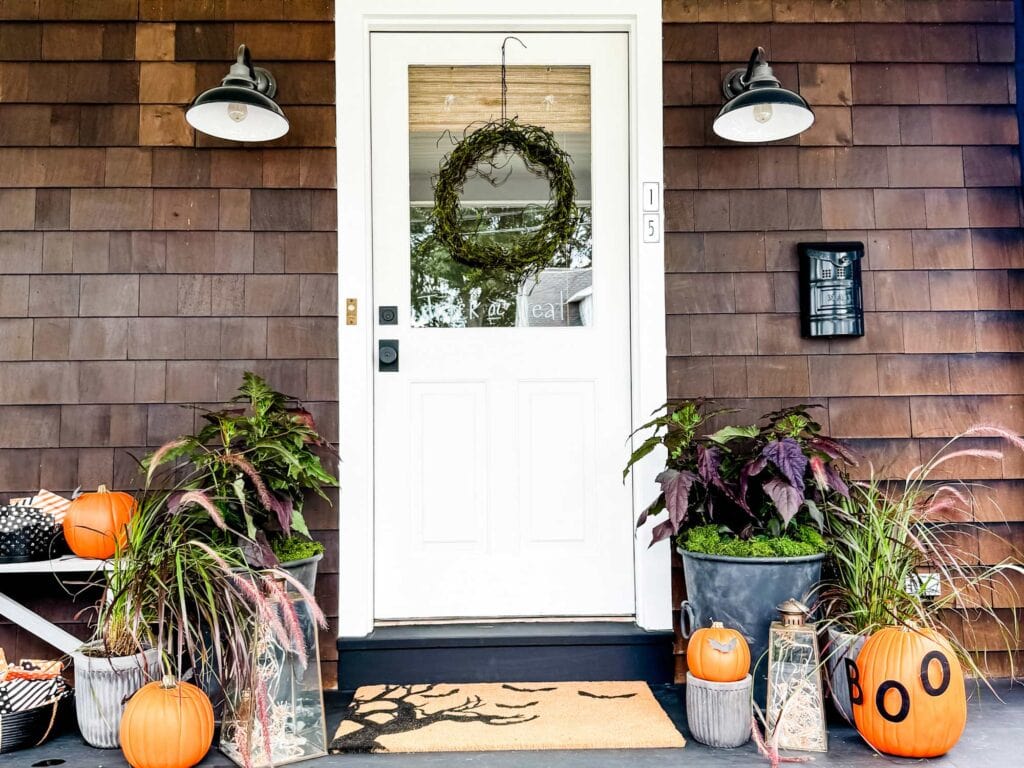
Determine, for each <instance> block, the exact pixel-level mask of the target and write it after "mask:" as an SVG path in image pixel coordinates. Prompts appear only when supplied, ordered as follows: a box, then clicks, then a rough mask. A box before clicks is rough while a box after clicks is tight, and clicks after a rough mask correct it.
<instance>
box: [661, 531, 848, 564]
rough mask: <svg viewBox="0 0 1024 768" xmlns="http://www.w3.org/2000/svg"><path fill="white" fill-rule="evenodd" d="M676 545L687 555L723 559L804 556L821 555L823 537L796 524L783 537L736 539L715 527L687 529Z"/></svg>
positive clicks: (825, 544) (824, 546)
mask: <svg viewBox="0 0 1024 768" xmlns="http://www.w3.org/2000/svg"><path fill="white" fill-rule="evenodd" d="M679 545H680V546H681V547H682V548H683V549H685V550H686V551H687V552H696V553H698V554H704V555H725V556H727V557H804V556H806V555H817V554H820V553H822V552H824V551H825V550H826V549H827V548H828V545H827V543H826V542H825V539H824V537H823V536H822V535H821V534H820V533H819V532H818V531H817V530H816V529H815V528H812V527H811V526H808V525H799V526H797V527H796V528H795V529H794V530H793V532H792V533H791V534H786V535H784V536H753V537H751V538H749V539H738V538H736V537H735V536H732V535H730V534H728V533H726V534H725V535H722V532H721V531H720V530H719V528H718V526H715V525H702V526H700V527H699V528H690V529H689V530H687V531H685V532H684V533H683V534H682V535H681V536H680V537H679Z"/></svg>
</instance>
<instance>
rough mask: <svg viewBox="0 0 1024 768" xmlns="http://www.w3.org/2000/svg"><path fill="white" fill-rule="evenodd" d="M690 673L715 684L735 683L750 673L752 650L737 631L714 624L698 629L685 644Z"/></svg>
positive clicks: (717, 622)
mask: <svg viewBox="0 0 1024 768" xmlns="http://www.w3.org/2000/svg"><path fill="white" fill-rule="evenodd" d="M686 663H687V665H688V666H689V668H690V673H691V674H692V675H693V676H694V677H698V678H700V679H701V680H710V681H711V682H714V683H734V682H736V681H738V680H742V679H743V678H744V677H746V676H747V673H748V672H750V647H749V646H748V645H747V641H746V640H745V639H744V638H743V635H741V634H740V633H739V632H737V631H736V630H735V629H729V628H727V627H726V626H725V625H724V624H722V622H720V621H715V622H712V623H711V626H710V627H708V628H706V629H698V630H697V631H696V632H694V633H693V634H692V635H691V636H690V642H689V643H687V645H686Z"/></svg>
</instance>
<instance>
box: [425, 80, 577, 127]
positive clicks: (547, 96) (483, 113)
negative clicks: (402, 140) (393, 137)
mask: <svg viewBox="0 0 1024 768" xmlns="http://www.w3.org/2000/svg"><path fill="white" fill-rule="evenodd" d="M507 82H508V110H507V112H508V116H509V117H514V116H516V115H518V116H519V120H520V121H521V122H524V123H531V124H533V125H540V126H543V127H545V128H547V129H548V130H550V131H571V132H589V131H590V67H543V66H514V67H509V68H508V70H507ZM499 117H501V67H498V66H461V67H452V66H412V67H409V130H410V131H412V132H424V133H437V132H440V131H444V130H450V131H452V132H453V133H461V132H462V131H464V130H465V129H466V126H468V125H470V124H472V123H480V122H486V121H487V120H491V119H497V118H499Z"/></svg>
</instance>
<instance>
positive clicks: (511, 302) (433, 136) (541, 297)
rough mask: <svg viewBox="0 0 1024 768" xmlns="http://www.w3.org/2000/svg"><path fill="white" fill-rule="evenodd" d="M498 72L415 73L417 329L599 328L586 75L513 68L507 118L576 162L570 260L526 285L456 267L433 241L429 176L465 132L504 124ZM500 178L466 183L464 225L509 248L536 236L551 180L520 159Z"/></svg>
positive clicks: (447, 69) (412, 142)
mask: <svg viewBox="0 0 1024 768" xmlns="http://www.w3.org/2000/svg"><path fill="white" fill-rule="evenodd" d="M500 83H501V73H500V68H498V67H493V66H465V67H451V66H443V67H433V66H412V67H409V160H410V163H409V165H410V183H409V190H410V222H411V224H410V233H409V234H410V248H411V259H410V263H411V271H412V274H411V278H412V280H411V283H412V291H411V293H412V295H411V297H410V298H411V306H412V315H411V319H412V325H413V326H414V327H421V328H468V327H499V328H506V327H516V326H519V327H565V326H585V325H590V324H591V323H592V322H593V316H594V315H593V313H594V297H593V284H592V274H593V238H592V217H591V208H590V164H591V158H590V69H589V67H538V66H524V67H509V68H508V87H509V90H508V114H509V115H510V116H518V118H519V120H520V121H521V122H524V123H533V124H537V125H542V126H544V127H545V128H547V129H548V130H550V131H552V132H553V133H554V134H555V137H556V139H557V141H558V142H559V144H560V145H561V146H562V147H563V148H564V149H565V150H566V151H567V152H568V153H569V154H570V156H571V157H572V160H573V173H574V175H575V178H576V204H577V206H578V207H579V209H580V224H579V227H578V228H577V232H576V242H575V244H574V246H573V247H572V248H571V249H570V252H569V253H567V254H565V255H562V256H559V257H557V258H556V260H555V261H553V262H552V263H551V264H550V265H549V266H548V267H546V268H545V269H544V270H542V271H541V272H540V273H539V274H538V275H536V276H535V277H531V278H527V279H526V280H524V281H522V282H520V281H518V280H516V279H514V278H512V277H510V276H509V275H508V274H507V273H506V272H505V271H504V270H500V269H488V270H484V269H474V268H472V267H465V266H463V265H461V264H458V263H457V262H455V261H454V260H453V259H451V257H450V256H449V255H448V253H447V251H446V250H445V249H444V248H443V247H442V246H440V245H438V244H437V243H436V242H435V241H434V240H433V239H432V238H431V234H432V233H431V225H430V221H429V214H430V210H431V209H432V207H433V177H434V175H435V174H436V173H437V171H438V168H439V167H440V165H441V163H442V162H443V160H444V157H445V155H446V154H447V153H448V152H449V151H450V150H451V148H452V146H453V143H454V142H456V141H458V140H459V139H460V138H461V137H462V136H463V135H464V134H465V133H467V132H469V131H472V129H473V128H474V127H478V126H479V125H482V124H483V123H485V122H487V121H489V120H491V119H494V118H497V117H499V116H500V109H501V107H500V105H501V85H500ZM498 165H499V166H500V171H499V173H500V176H497V177H494V176H492V177H491V178H481V177H476V178H470V179H469V180H468V181H467V182H466V185H465V187H464V189H463V194H462V197H461V200H462V220H463V221H464V222H465V230H464V231H465V232H466V233H467V234H470V236H472V237H477V238H487V239H492V240H495V241H498V242H502V241H508V240H511V239H512V238H516V237H518V236H520V235H521V234H523V233H529V232H530V231H531V230H532V229H535V228H536V227H537V226H538V225H539V223H540V221H541V219H542V218H543V215H544V206H545V205H546V204H547V201H548V199H549V190H548V183H547V179H545V178H543V177H537V176H536V175H534V174H532V173H530V172H529V171H528V170H527V168H526V167H525V165H524V164H523V163H522V161H521V160H520V159H519V158H517V157H514V156H510V157H507V158H505V161H504V162H502V161H499V163H498Z"/></svg>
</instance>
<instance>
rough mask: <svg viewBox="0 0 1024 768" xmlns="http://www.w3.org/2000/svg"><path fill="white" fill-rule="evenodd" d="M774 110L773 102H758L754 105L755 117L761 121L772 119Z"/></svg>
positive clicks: (765, 121)
mask: <svg viewBox="0 0 1024 768" xmlns="http://www.w3.org/2000/svg"><path fill="white" fill-rule="evenodd" d="M773 114H774V110H773V109H772V105H771V104H758V105H757V106H755V107H754V119H755V120H756V121H757V122H759V123H767V122H768V121H769V120H771V119H772V115H773Z"/></svg>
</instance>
